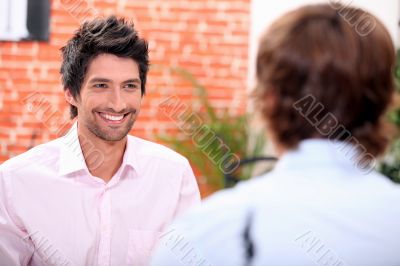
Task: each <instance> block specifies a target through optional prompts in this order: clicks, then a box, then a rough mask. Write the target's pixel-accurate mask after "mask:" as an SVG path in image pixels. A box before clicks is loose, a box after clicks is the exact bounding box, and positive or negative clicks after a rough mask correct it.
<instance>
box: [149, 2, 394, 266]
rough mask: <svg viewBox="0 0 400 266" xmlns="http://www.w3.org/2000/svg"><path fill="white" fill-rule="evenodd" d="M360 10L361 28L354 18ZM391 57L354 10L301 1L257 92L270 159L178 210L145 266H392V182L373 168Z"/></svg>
mask: <svg viewBox="0 0 400 266" xmlns="http://www.w3.org/2000/svg"><path fill="white" fill-rule="evenodd" d="M339 12H342V13H343V14H350V15H351V19H348V18H347V19H345V18H343V16H341V14H340V13H339ZM366 17H369V18H370V19H372V20H373V21H372V22H371V24H370V25H372V26H374V27H373V28H372V29H371V30H370V32H368V34H364V33H365V30H366V28H362V27H361V26H362V25H358V28H357V27H356V26H357V25H356V24H354V22H357V21H359V20H360V19H365V18H366ZM364 26H365V25H364ZM360 29H363V30H364V31H363V32H361V31H360ZM394 64H395V51H394V47H393V44H392V40H391V37H390V36H389V33H388V31H387V30H386V28H385V27H384V26H383V25H382V23H381V22H380V21H379V20H378V19H377V18H376V17H374V16H372V15H371V14H369V13H366V12H365V11H363V10H361V9H357V8H353V7H344V6H340V5H336V6H330V5H328V4H322V5H312V6H305V7H301V8H299V9H297V10H294V11H292V12H289V13H287V14H285V15H284V16H282V17H281V18H280V19H278V20H277V21H276V22H274V23H273V24H272V26H271V27H270V28H269V29H268V30H267V32H266V33H265V35H264V36H263V37H262V39H261V42H260V45H259V50H258V55H257V70H256V71H257V80H258V87H257V90H256V93H255V97H256V102H257V104H258V108H259V110H260V111H261V112H262V114H263V117H264V119H265V122H266V125H267V130H268V133H269V136H270V139H271V141H272V142H273V144H274V146H275V148H276V151H277V152H278V155H279V160H278V163H277V165H276V167H275V168H274V170H273V171H271V172H270V173H268V174H266V175H264V176H262V177H259V178H254V179H252V180H251V181H248V182H245V183H243V184H240V185H238V186H237V187H236V188H233V189H230V190H227V191H223V192H220V193H217V194H215V195H213V196H211V197H210V198H209V199H207V200H206V201H205V203H204V204H203V205H202V207H200V208H196V209H194V210H192V211H190V212H188V213H186V214H185V215H183V217H181V219H178V221H176V222H175V223H174V224H173V225H172V226H171V227H170V228H169V229H167V230H166V231H165V232H164V234H163V235H162V237H161V241H160V245H159V248H158V249H157V252H156V253H155V256H154V259H153V265H157V266H158V265H179V263H182V265H214V266H222V265H230V266H232V265H274V266H276V265H285V266H288V265H296V266H297V265H336V266H343V265H362V266H366V265H374V266H380V265H385V266H395V265H400V252H399V246H400V226H399V221H400V204H399V202H400V187H399V186H398V185H396V184H394V183H392V182H391V181H390V179H388V178H386V177H385V176H382V175H381V174H379V173H377V172H376V171H374V170H373V166H374V163H375V157H376V156H378V155H380V154H382V152H383V151H384V149H385V147H386V144H387V139H386V137H385V135H384V132H383V127H382V118H383V115H384V113H385V110H386V109H387V107H388V105H389V103H390V102H391V98H392V94H393V91H394V83H393V82H394V80H393V73H394Z"/></svg>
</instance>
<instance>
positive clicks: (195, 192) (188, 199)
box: [174, 163, 201, 217]
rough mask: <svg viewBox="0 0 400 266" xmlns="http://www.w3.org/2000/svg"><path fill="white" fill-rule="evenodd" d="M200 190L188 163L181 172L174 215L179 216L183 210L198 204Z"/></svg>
mask: <svg viewBox="0 0 400 266" xmlns="http://www.w3.org/2000/svg"><path fill="white" fill-rule="evenodd" d="M200 202H201V198H200V191H199V186H198V185H197V181H196V177H195V176H194V174H193V171H192V168H191V167H190V165H189V163H187V166H186V168H185V170H184V172H183V176H182V183H181V187H180V191H179V200H178V206H177V208H176V210H175V213H174V217H177V216H180V214H181V213H183V212H184V211H185V210H187V209H189V208H192V207H195V206H198V205H200Z"/></svg>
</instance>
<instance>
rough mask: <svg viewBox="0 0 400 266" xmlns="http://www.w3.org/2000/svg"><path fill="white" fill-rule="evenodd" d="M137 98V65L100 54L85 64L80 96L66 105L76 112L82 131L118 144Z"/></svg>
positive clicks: (135, 108)
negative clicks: (86, 67)
mask: <svg viewBox="0 0 400 266" xmlns="http://www.w3.org/2000/svg"><path fill="white" fill-rule="evenodd" d="M67 98H68V96H67ZM141 98H142V97H141V90H140V78H139V67H138V64H137V63H136V62H135V61H134V60H132V59H130V58H121V57H117V56H115V55H112V54H100V55H98V56H97V57H95V58H94V59H93V60H92V62H91V63H90V64H89V67H88V70H87V73H86V76H85V79H84V81H83V83H82V88H81V91H80V97H79V98H78V99H72V100H71V101H72V102H70V103H71V104H73V105H75V106H76V107H77V109H78V125H79V127H83V128H82V130H84V131H87V130H89V131H90V132H91V133H93V134H94V135H96V136H97V137H98V138H100V139H103V140H106V141H119V140H122V139H123V138H125V137H126V135H127V134H128V133H129V131H130V130H131V128H132V126H133V124H134V122H135V120H136V117H137V115H138V114H139V111H140V103H141Z"/></svg>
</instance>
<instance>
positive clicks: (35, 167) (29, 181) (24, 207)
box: [0, 123, 200, 266]
mask: <svg viewBox="0 0 400 266" xmlns="http://www.w3.org/2000/svg"><path fill="white" fill-rule="evenodd" d="M86 144H87V145H90V143H86ZM82 145H83V144H82ZM96 152H98V151H97V150H96V149H95V147H93V156H95V154H96ZM97 156H98V158H100V161H99V162H100V163H101V156H100V155H97ZM199 202H200V194H199V190H198V186H197V183H196V180H195V177H194V175H193V172H192V170H191V168H190V165H189V163H188V161H187V160H186V159H185V158H184V157H183V156H181V155H179V154H177V153H176V152H174V151H172V150H170V149H168V148H166V147H164V146H161V145H159V144H155V143H152V142H149V141H146V140H143V139H139V138H136V137H133V136H128V142H127V147H126V151H125V155H124V158H123V163H122V165H121V167H120V169H119V170H118V171H117V173H116V174H115V175H114V176H113V177H112V179H111V180H110V181H109V182H108V183H106V182H104V181H103V180H102V179H100V178H98V177H95V176H92V175H91V174H90V173H89V171H88V169H87V166H86V164H85V161H84V159H83V155H82V151H81V147H80V144H79V141H78V138H77V126H76V123H75V125H74V126H73V127H72V128H71V130H70V131H69V133H68V134H67V135H66V136H64V137H61V138H59V139H56V140H54V141H51V142H49V143H46V144H43V145H39V146H37V147H35V148H33V149H31V150H29V151H28V152H26V153H24V154H21V155H19V156H17V157H14V158H13V159H10V160H8V161H6V162H5V163H4V164H2V165H1V166H0V265H116V266H120V265H146V264H147V261H148V260H149V257H150V252H151V251H152V249H153V247H154V246H155V244H156V242H157V241H158V239H159V235H160V232H161V231H162V230H163V229H165V226H167V225H168V224H169V223H170V222H171V221H172V220H173V219H174V217H176V216H177V215H178V214H179V213H180V212H182V211H184V210H185V209H187V208H189V207H191V206H193V205H197V204H198V203H199Z"/></svg>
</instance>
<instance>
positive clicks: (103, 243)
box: [98, 188, 111, 266]
mask: <svg viewBox="0 0 400 266" xmlns="http://www.w3.org/2000/svg"><path fill="white" fill-rule="evenodd" d="M110 257H111V198H110V191H109V190H108V189H107V188H105V189H104V191H103V193H102V196H101V203H100V243H99V257H98V265H100V266H108V265H110Z"/></svg>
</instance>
